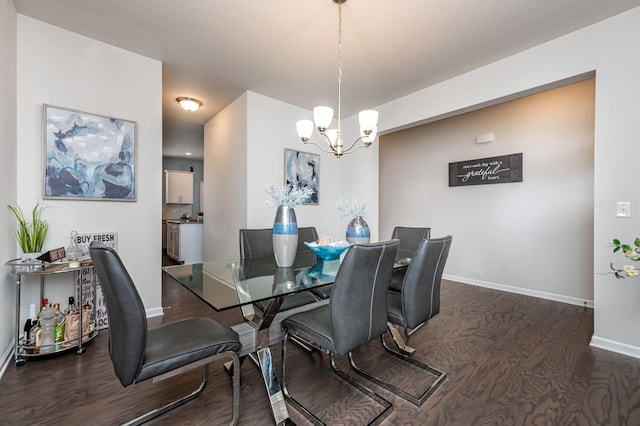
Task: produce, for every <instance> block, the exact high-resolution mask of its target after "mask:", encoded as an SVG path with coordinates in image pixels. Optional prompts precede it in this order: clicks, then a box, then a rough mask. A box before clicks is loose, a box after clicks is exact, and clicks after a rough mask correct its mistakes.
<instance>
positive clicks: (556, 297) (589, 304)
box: [442, 274, 593, 308]
mask: <svg viewBox="0 0 640 426" xmlns="http://www.w3.org/2000/svg"><path fill="white" fill-rule="evenodd" d="M442 278H444V279H445V280H450V281H456V282H459V283H463V284H470V285H475V286H478V287H486V288H491V289H493V290H499V291H506V292H508V293H516V294H523V295H525V296H532V297H538V298H540V299H546V300H553V301H555V302H562V303H568V304H569V305H577V306H584V307H586V308H593V300H587V299H579V298H577V297H571V296H564V295H562V294H555V293H547V292H546V291H539V290H531V289H528V288H522V287H514V286H510V285H505V284H497V283H492V282H489V281H481V280H475V279H473V278H466V277H458V276H455V275H448V274H443V275H442Z"/></svg>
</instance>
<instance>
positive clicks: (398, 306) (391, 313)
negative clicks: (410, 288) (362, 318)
mask: <svg viewBox="0 0 640 426" xmlns="http://www.w3.org/2000/svg"><path fill="white" fill-rule="evenodd" d="M387 320H388V321H389V322H390V323H392V324H396V325H399V326H402V327H406V326H407V322H406V321H405V318H404V315H403V313H402V294H401V293H396V292H395V291H390V292H388V293H387Z"/></svg>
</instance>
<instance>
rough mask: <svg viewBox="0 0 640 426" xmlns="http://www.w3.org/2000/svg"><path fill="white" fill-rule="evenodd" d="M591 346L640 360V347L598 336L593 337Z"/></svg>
mask: <svg viewBox="0 0 640 426" xmlns="http://www.w3.org/2000/svg"><path fill="white" fill-rule="evenodd" d="M589 345H590V346H593V347H594V348H599V349H604V350H607V351H611V352H617V353H619V354H622V355H627V356H631V357H634V358H638V359H640V347H638V346H631V345H627V344H626V343H620V342H616V341H614V340H609V339H603V338H602V337H598V336H591V342H589Z"/></svg>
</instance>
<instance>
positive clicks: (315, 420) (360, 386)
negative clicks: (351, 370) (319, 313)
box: [282, 331, 393, 426]
mask: <svg viewBox="0 0 640 426" xmlns="http://www.w3.org/2000/svg"><path fill="white" fill-rule="evenodd" d="M290 337H292V336H291V335H290V334H289V332H287V331H285V333H284V338H283V341H282V392H283V394H284V397H285V398H286V399H287V400H288V401H289V402H290V403H291V404H292V405H293V406H294V407H295V408H296V409H297V410H298V411H300V412H301V413H302V414H303V415H304V416H305V417H306V418H307V419H308V420H309V421H311V422H312V423H313V424H314V425H317V426H323V425H326V423H324V422H323V421H322V420H320V419H319V418H318V417H316V415H315V414H313V413H312V412H311V411H309V410H308V409H307V408H306V407H305V406H303V405H302V404H301V403H300V402H298V401H297V400H296V399H295V398H294V397H293V396H291V394H290V393H289V389H288V388H287V380H286V376H287V375H286V371H287V366H286V359H287V358H286V357H287V341H288V340H289V338H290ZM329 360H330V363H331V369H332V370H333V371H334V372H335V373H336V374H337V375H338V376H339V377H341V378H342V379H344V380H345V381H346V382H347V383H349V384H351V385H352V386H354V387H355V388H356V389H358V390H359V391H361V392H362V393H364V394H365V395H367V396H369V397H370V398H371V399H373V400H374V401H376V402H377V403H379V404H380V405H382V406H383V407H384V410H383V411H382V412H381V413H380V414H378V415H377V416H376V417H375V418H374V419H373V420H372V421H371V422H369V423H368V424H370V425H377V424H378V423H380V422H381V421H382V420H383V419H384V418H385V417H386V416H387V415H388V414H389V413H390V412H391V411H392V410H393V405H392V404H391V402H389V401H387V400H386V399H384V398H383V397H381V396H380V395H378V394H377V393H375V392H374V391H373V390H371V389H369V388H368V387H366V386H364V385H363V384H362V383H358V382H356V381H355V380H353V378H352V377H351V376H349V375H348V374H346V373H345V372H343V371H342V370H340V369H339V368H338V366H337V365H336V363H335V360H334V354H333V353H330V354H329Z"/></svg>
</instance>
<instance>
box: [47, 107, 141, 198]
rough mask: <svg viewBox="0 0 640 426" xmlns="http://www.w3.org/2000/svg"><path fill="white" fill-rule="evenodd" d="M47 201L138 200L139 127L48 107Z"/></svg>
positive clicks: (111, 118)
mask: <svg viewBox="0 0 640 426" xmlns="http://www.w3.org/2000/svg"><path fill="white" fill-rule="evenodd" d="M43 127H44V128H43V135H44V136H43V138H44V154H43V160H44V173H43V175H44V198H49V199H51V198H53V199H74V200H115V201H135V200H136V179H135V178H136V175H135V173H136V139H137V124H136V122H134V121H128V120H123V119H120V118H113V117H106V116H103V115H97V114H90V113H86V112H82V111H76V110H73V109H67V108H61V107H56V106H51V105H46V104H45V105H44V111H43Z"/></svg>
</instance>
